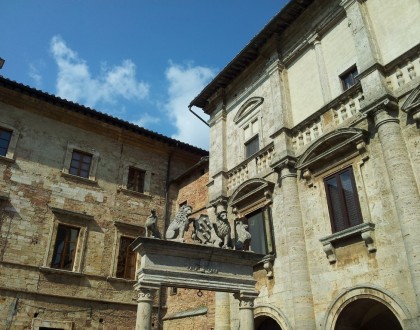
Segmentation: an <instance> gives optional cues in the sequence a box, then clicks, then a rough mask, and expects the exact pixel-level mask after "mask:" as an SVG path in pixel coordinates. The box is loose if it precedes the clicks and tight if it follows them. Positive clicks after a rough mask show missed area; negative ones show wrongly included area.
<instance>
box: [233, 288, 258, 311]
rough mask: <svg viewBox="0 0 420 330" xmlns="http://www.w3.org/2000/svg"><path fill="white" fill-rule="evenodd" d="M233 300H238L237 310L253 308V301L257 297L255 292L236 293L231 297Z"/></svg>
mask: <svg viewBox="0 0 420 330" xmlns="http://www.w3.org/2000/svg"><path fill="white" fill-rule="evenodd" d="M233 296H234V297H235V299H238V300H239V309H252V308H254V300H255V298H257V297H258V293H257V292H243V291H241V292H237V293H235V294H234V295H233Z"/></svg>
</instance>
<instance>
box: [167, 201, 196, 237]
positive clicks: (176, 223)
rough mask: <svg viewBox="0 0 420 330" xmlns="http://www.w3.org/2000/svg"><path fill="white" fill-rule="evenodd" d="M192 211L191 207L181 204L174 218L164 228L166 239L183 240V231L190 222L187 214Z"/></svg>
mask: <svg viewBox="0 0 420 330" xmlns="http://www.w3.org/2000/svg"><path fill="white" fill-rule="evenodd" d="M191 213H192V207H191V206H189V205H183V206H181V208H180V209H179V210H178V212H177V214H176V215H175V219H173V220H172V222H171V223H170V224H169V227H168V229H167V230H166V239H168V240H174V241H180V242H183V241H184V233H185V231H186V230H187V229H188V225H189V224H190V220H189V218H188V217H189V216H190V215H191Z"/></svg>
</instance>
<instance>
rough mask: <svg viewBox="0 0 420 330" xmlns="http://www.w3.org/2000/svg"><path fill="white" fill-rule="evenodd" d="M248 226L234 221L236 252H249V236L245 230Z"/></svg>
mask: <svg viewBox="0 0 420 330" xmlns="http://www.w3.org/2000/svg"><path fill="white" fill-rule="evenodd" d="M247 228H248V225H247V224H245V223H244V222H243V221H240V220H239V221H236V226H235V229H236V245H235V248H236V250H249V243H250V242H251V234H250V233H249V231H248V230H247Z"/></svg>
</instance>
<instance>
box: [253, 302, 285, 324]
mask: <svg viewBox="0 0 420 330" xmlns="http://www.w3.org/2000/svg"><path fill="white" fill-rule="evenodd" d="M264 316H266V317H269V318H271V319H273V320H275V321H276V322H277V323H278V325H279V326H280V328H281V330H291V329H292V326H291V325H290V322H289V320H288V319H287V317H286V315H285V314H284V313H283V312H282V311H281V310H280V309H279V308H277V307H274V306H272V305H268V304H261V305H256V306H255V308H254V318H255V319H257V318H258V317H264Z"/></svg>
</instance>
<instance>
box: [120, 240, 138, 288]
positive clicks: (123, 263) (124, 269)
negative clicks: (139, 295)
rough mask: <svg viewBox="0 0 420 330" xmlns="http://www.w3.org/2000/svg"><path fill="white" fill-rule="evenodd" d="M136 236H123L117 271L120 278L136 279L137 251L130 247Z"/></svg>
mask: <svg viewBox="0 0 420 330" xmlns="http://www.w3.org/2000/svg"><path fill="white" fill-rule="evenodd" d="M133 242H134V238H130V237H124V236H122V237H121V239H120V249H119V251H118V262H117V273H116V276H117V277H119V278H125V279H127V280H134V278H135V275H136V253H135V252H134V251H133V250H132V249H131V248H130V244H131V243H133Z"/></svg>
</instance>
